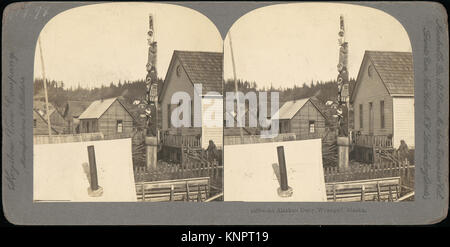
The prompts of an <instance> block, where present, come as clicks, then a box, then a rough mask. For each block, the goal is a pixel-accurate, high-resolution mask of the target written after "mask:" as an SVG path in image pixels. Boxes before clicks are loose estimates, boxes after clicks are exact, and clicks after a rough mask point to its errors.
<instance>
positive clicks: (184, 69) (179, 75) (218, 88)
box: [159, 51, 223, 148]
mask: <svg viewBox="0 0 450 247" xmlns="http://www.w3.org/2000/svg"><path fill="white" fill-rule="evenodd" d="M222 64H223V53H218V52H196V51H174V53H173V55H172V60H171V61H170V65H169V68H168V70H167V74H166V77H165V80H164V84H163V86H162V89H161V92H160V95H159V103H160V107H161V112H162V114H161V115H162V116H161V118H162V131H163V132H166V133H170V134H174V135H196V136H201V140H202V141H201V143H202V147H203V148H206V147H207V146H208V143H209V140H212V141H213V142H214V143H215V145H216V146H217V147H221V146H222V139H223V138H222V136H223V128H222V123H223V121H222V119H223V98H222V71H223V68H222V67H223V66H222ZM194 84H201V85H202V92H201V93H200V92H197V95H199V96H200V97H201V102H200V103H201V109H202V112H203V111H205V110H206V108H207V107H216V108H215V109H212V110H213V111H215V112H217V113H218V114H217V115H220V119H216V120H217V121H219V122H220V125H221V126H220V127H206V125H205V123H206V121H209V120H210V119H208V118H204V119H201V118H202V117H201V115H202V114H199V116H197V117H198V118H200V119H198V120H197V121H199V120H200V122H201V123H202V126H204V127H202V128H200V127H197V128H195V127H192V126H193V124H192V125H191V126H183V127H180V128H175V127H174V126H173V124H172V123H171V115H172V111H173V110H174V109H175V108H176V107H177V105H173V104H171V98H172V95H173V94H174V93H176V92H186V93H187V94H189V96H190V97H191V102H189V104H191V109H194V90H195V89H194ZM208 92H209V93H211V92H216V94H215V95H206V94H207V93H208ZM194 117H195V115H194V111H192V112H191V116H190V118H191V123H193V122H194V121H195V120H194Z"/></svg>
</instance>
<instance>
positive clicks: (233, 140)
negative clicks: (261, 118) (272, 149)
mask: <svg viewBox="0 0 450 247" xmlns="http://www.w3.org/2000/svg"><path fill="white" fill-rule="evenodd" d="M223 139H224V145H238V144H252V143H266V142H279V141H293V140H296V135H295V133H283V134H278V135H277V136H275V137H273V138H262V137H261V136H260V135H244V136H242V138H241V136H224V137H223Z"/></svg>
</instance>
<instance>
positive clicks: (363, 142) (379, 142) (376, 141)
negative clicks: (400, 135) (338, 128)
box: [352, 132, 392, 148]
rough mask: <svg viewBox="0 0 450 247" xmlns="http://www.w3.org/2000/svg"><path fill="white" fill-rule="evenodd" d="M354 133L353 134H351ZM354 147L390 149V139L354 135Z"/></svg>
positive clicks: (386, 137)
mask: <svg viewBox="0 0 450 247" xmlns="http://www.w3.org/2000/svg"><path fill="white" fill-rule="evenodd" d="M353 133H354V132H353ZM352 139H353V142H354V144H355V145H358V146H364V147H382V148H391V147H392V139H390V138H388V136H382V135H380V136H374V135H355V134H353V136H352Z"/></svg>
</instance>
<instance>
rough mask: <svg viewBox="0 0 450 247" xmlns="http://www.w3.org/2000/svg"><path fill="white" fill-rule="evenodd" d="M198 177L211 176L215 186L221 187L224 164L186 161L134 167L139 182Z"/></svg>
mask: <svg viewBox="0 0 450 247" xmlns="http://www.w3.org/2000/svg"><path fill="white" fill-rule="evenodd" d="M196 177H209V178H210V181H211V184H212V185H213V186H215V187H219V188H221V187H222V178H223V166H219V165H218V163H217V162H204V163H203V162H202V163H200V162H193V161H186V162H183V164H168V163H165V164H162V165H160V166H159V167H158V168H156V169H148V168H147V167H135V168H134V179H135V181H136V182H137V183H138V182H151V181H161V180H173V179H186V178H196Z"/></svg>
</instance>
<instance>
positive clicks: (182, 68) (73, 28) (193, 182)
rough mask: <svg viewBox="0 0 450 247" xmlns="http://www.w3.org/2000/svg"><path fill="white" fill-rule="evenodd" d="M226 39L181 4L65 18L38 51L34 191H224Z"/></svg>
mask: <svg viewBox="0 0 450 247" xmlns="http://www.w3.org/2000/svg"><path fill="white" fill-rule="evenodd" d="M222 50H223V41H222V38H221V36H220V34H219V32H218V31H217V28H216V27H215V25H214V24H213V23H212V22H211V21H210V20H209V19H208V18H207V17H206V16H204V15H203V14H201V13H199V12H197V11H195V10H192V9H189V8H185V7H181V6H176V5H170V4H156V3H104V4H93V5H86V6H82V7H77V8H72V9H70V10H67V11H64V12H62V13H60V14H58V15H57V16H55V17H53V18H52V19H51V20H50V21H49V22H48V23H47V24H46V25H45V27H44V28H43V29H42V31H41V33H40V35H39V38H38V41H37V44H36V51H35V60H34V61H35V63H34V66H35V67H34V96H33V143H34V147H33V152H34V155H33V156H34V158H33V163H34V164H33V170H34V172H33V183H34V185H33V200H34V202H55V201H63V202H90V201H103V202H123V201H145V202H164V201H195V202H205V201H206V202H208V201H218V200H219V201H220V200H223V164H222V150H223V145H222V111H221V110H222V96H221V94H222V67H223V66H222V64H223V53H222ZM191 105H192V106H193V108H194V109H192V110H191V109H190V108H189V109H187V110H186V111H183V110H184V108H185V106H189V107H190V106H191ZM180 109H181V110H180ZM214 109H218V110H219V111H218V112H217V114H208V112H213V113H214ZM216 115H217V117H216ZM202 116H204V117H202ZM190 120H192V123H191V122H190ZM186 121H188V122H186ZM194 123H195V124H194Z"/></svg>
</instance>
